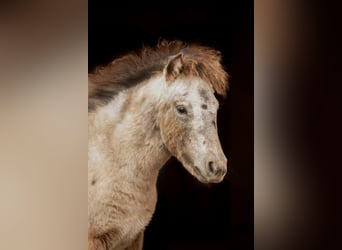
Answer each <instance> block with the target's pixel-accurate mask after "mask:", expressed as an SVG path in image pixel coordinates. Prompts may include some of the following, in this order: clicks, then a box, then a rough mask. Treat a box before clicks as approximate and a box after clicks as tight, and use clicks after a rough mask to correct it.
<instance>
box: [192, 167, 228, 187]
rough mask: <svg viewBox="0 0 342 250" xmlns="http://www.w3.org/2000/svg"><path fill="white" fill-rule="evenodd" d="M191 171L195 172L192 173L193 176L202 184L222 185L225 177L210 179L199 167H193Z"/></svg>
mask: <svg viewBox="0 0 342 250" xmlns="http://www.w3.org/2000/svg"><path fill="white" fill-rule="evenodd" d="M191 169H192V170H193V171H192V172H191V174H192V175H193V176H194V177H195V178H196V179H197V180H198V181H200V182H202V183H205V184H210V183H220V182H221V181H222V180H223V178H224V176H222V177H220V178H215V177H212V178H210V177H209V176H207V177H206V176H204V175H203V174H202V172H201V170H200V168H199V167H197V166H192V167H191Z"/></svg>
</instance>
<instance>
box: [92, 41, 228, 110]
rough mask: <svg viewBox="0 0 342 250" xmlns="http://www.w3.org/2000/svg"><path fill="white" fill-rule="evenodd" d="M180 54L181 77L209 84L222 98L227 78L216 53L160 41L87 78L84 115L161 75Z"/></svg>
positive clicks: (211, 50) (187, 45)
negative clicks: (195, 78) (128, 89)
mask: <svg viewBox="0 0 342 250" xmlns="http://www.w3.org/2000/svg"><path fill="white" fill-rule="evenodd" d="M179 53H182V55H183V69H182V73H181V75H183V76H199V77H200V78H202V79H204V80H205V81H206V82H207V83H209V84H211V86H212V87H213V89H214V90H215V92H216V93H217V94H219V95H222V96H225V95H226V91H227V89H228V74H227V72H226V71H225V70H224V69H223V67H222V65H221V54H220V52H219V51H217V50H214V49H212V48H209V47H205V46H201V45H195V44H186V43H184V42H181V41H177V40H176V41H165V40H163V41H161V42H159V43H158V44H157V46H155V47H143V48H142V49H141V50H140V51H139V52H132V53H129V54H126V55H125V56H123V57H120V58H118V59H114V60H113V61H112V62H111V63H109V64H108V65H106V66H104V67H97V68H96V69H95V71H94V72H93V73H90V74H89V86H88V111H92V110H94V109H95V108H96V107H97V106H99V105H104V104H106V103H108V102H109V101H110V100H111V99H112V98H114V96H115V95H117V94H118V93H119V92H120V91H122V90H124V89H127V88H130V87H132V86H135V85H137V84H138V83H140V82H142V81H144V80H147V79H149V78H151V77H152V76H154V75H155V74H157V73H161V72H162V71H163V69H164V67H165V66H166V64H167V63H168V60H169V58H170V57H171V56H174V55H176V54H179Z"/></svg>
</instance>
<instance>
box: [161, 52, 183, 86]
mask: <svg viewBox="0 0 342 250" xmlns="http://www.w3.org/2000/svg"><path fill="white" fill-rule="evenodd" d="M183 64H184V62H183V54H182V53H178V54H177V55H175V56H172V57H170V59H169V62H168V63H167V65H166V66H165V68H164V75H165V79H166V80H167V81H170V82H172V81H174V80H175V79H176V78H177V77H178V76H179V75H180V74H181V73H182V71H183Z"/></svg>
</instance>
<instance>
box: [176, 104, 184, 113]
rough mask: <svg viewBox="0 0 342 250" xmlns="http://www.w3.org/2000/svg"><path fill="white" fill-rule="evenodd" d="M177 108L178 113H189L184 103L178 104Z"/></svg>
mask: <svg viewBox="0 0 342 250" xmlns="http://www.w3.org/2000/svg"><path fill="white" fill-rule="evenodd" d="M176 109H177V111H178V113H180V114H182V115H184V114H186V113H187V111H186V108H185V107H184V106H183V105H178V106H177V107H176Z"/></svg>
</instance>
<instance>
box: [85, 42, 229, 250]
mask: <svg viewBox="0 0 342 250" xmlns="http://www.w3.org/2000/svg"><path fill="white" fill-rule="evenodd" d="M220 60H221V57H220V54H219V52H218V51H215V50H213V49H211V48H207V47H203V46H198V45H187V44H184V43H182V42H180V41H173V42H167V41H163V42H161V43H159V44H158V45H157V46H156V47H155V48H149V47H148V48H144V49H142V50H141V51H140V52H139V53H131V54H128V55H126V56H124V57H121V58H119V59H116V60H114V61H113V62H112V63H111V64H109V65H107V66H106V67H103V68H101V69H98V70H97V71H96V72H95V73H93V74H90V75H89V112H88V120H89V125H88V133H89V135H88V136H89V148H88V227H89V228H88V246H89V249H94V250H95V249H96V250H100V249H111V250H122V249H129V250H141V249H142V246H143V234H144V229H145V227H146V226H147V225H148V223H149V221H150V220H151V217H152V215H153V212H154V210H155V205H156V202H157V191H156V181H157V177H158V173H159V170H160V168H161V167H162V166H163V165H164V164H165V163H166V161H167V160H168V159H169V158H170V157H171V156H174V157H176V158H177V159H178V160H179V161H180V162H181V163H182V164H183V166H184V167H185V169H187V170H188V172H189V173H190V174H192V175H193V176H195V177H196V178H197V179H198V180H199V181H201V182H203V183H218V182H220V181H222V180H223V178H224V176H225V174H226V165H227V159H226V157H225V155H224V153H223V151H222V148H221V145H220V142H219V138H218V134H217V126H216V115H217V109H218V101H217V100H216V98H215V95H214V93H215V92H216V93H217V94H220V95H225V93H226V90H227V77H228V75H227V73H226V72H225V71H224V70H223V68H222V65H221V63H220Z"/></svg>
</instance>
